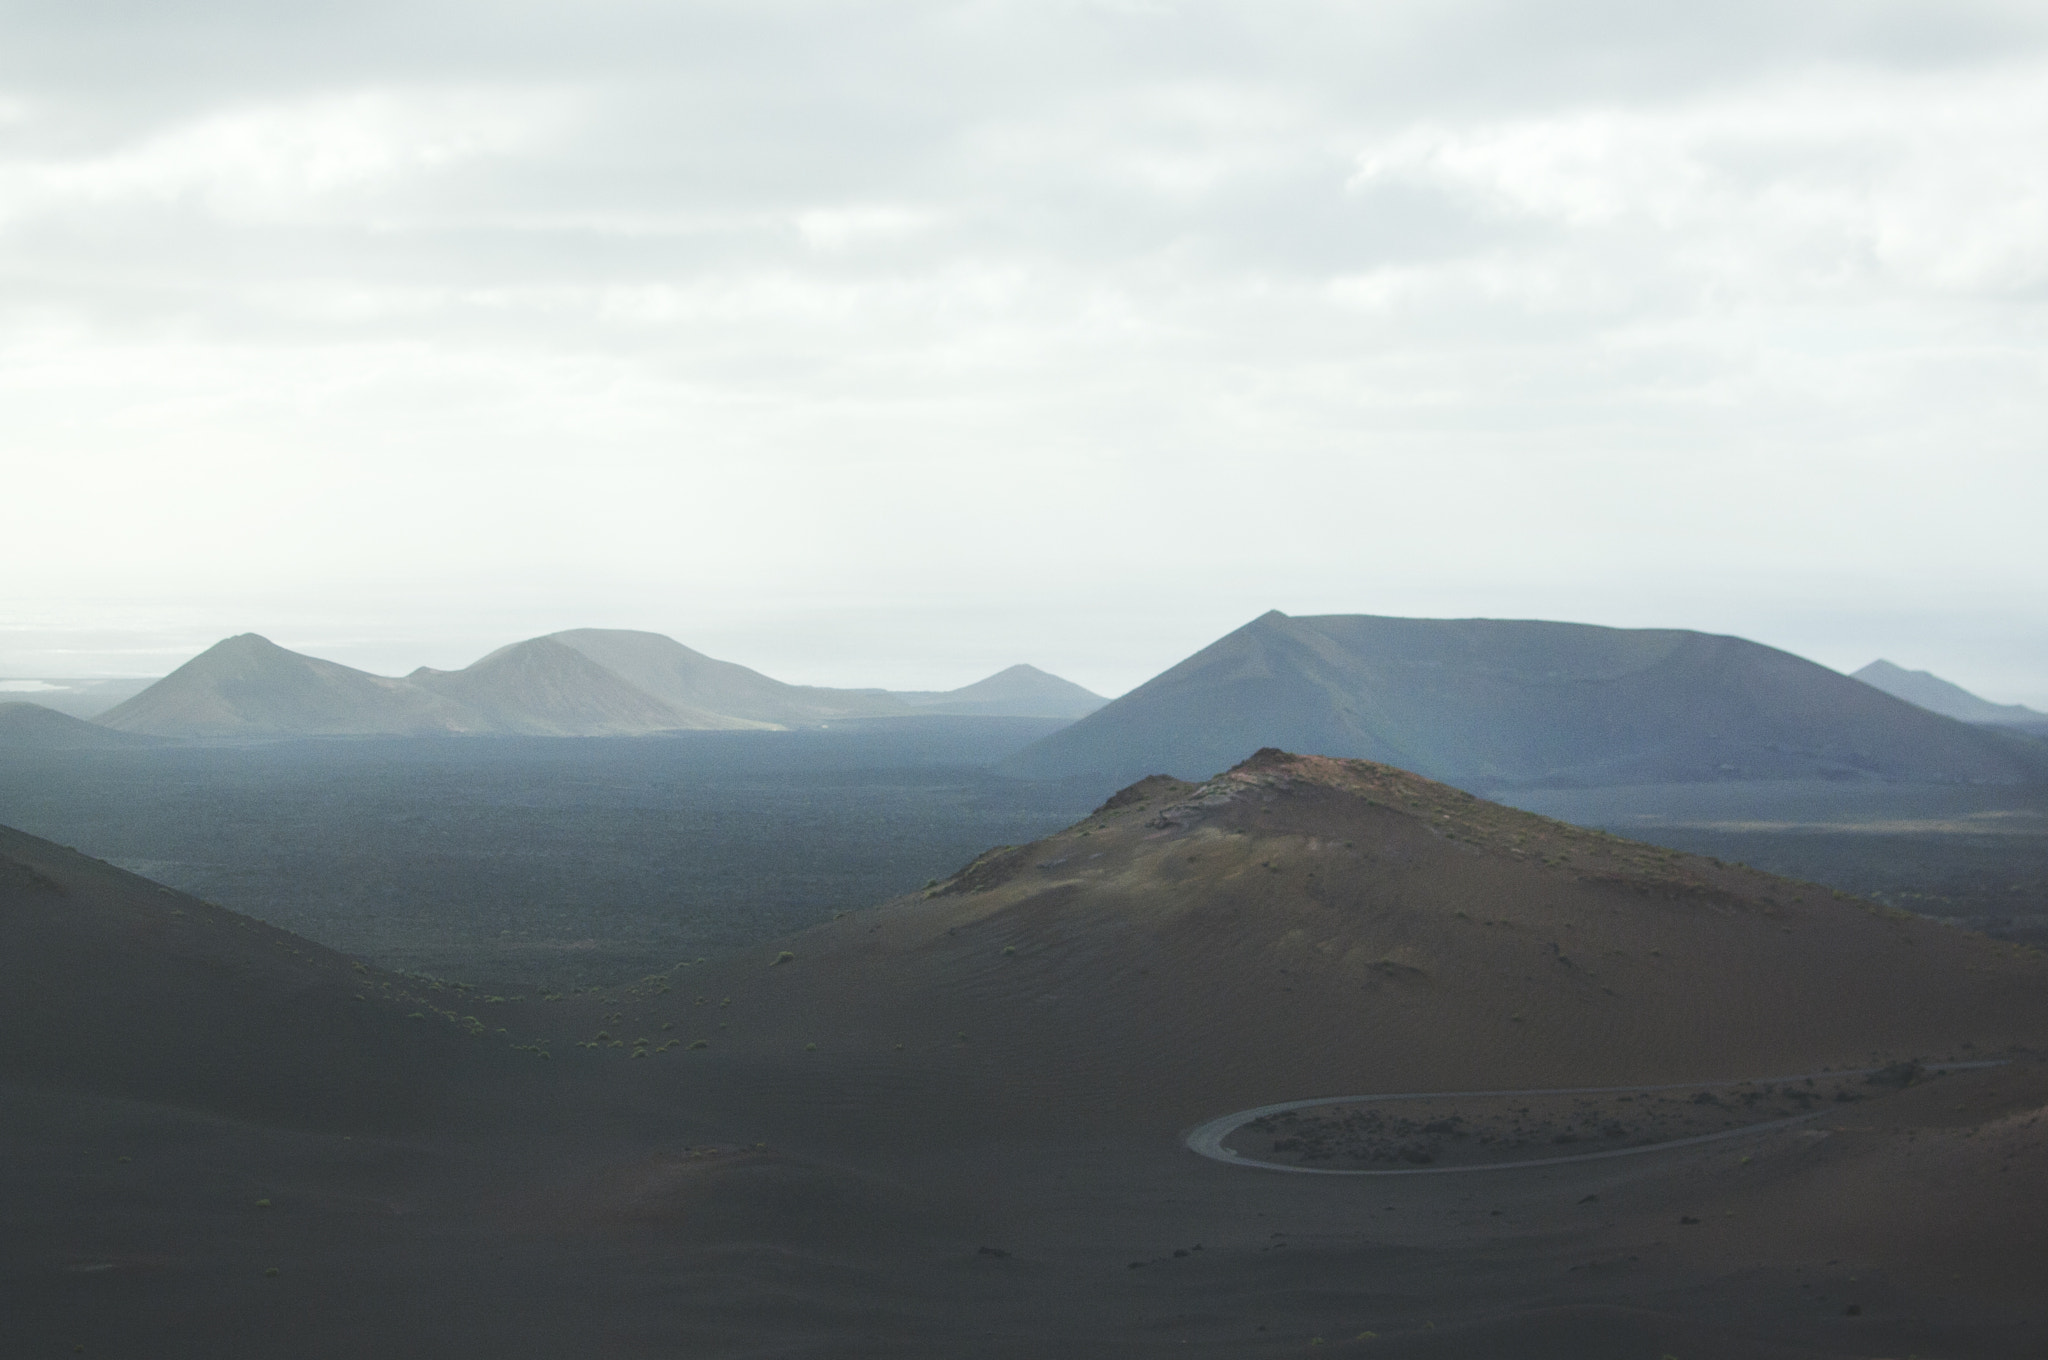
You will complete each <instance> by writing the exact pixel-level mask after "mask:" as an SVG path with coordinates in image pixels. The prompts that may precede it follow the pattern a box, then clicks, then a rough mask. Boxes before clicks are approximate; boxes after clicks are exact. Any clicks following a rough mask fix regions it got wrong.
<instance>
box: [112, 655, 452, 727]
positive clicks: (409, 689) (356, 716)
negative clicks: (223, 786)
mask: <svg viewBox="0 0 2048 1360" xmlns="http://www.w3.org/2000/svg"><path fill="white" fill-rule="evenodd" d="M98 721H99V722H100V723H101V724H103V725H105V726H107V727H111V728H114V729H115V730H117V731H122V732H146V733H150V734H152V735H155V736H166V737H282V736H364V735H370V734H373V733H427V732H474V731H484V730H489V728H490V723H489V720H487V719H486V718H484V717H483V716H482V715H480V714H478V713H477V712H475V711H474V710H472V709H469V708H467V707H465V706H464V705H462V704H459V703H457V702H455V701H454V700H452V699H448V698H444V697H443V696H441V695H439V694H435V693H433V692H431V691H429V690H426V689H422V688H420V687H419V686H417V685H413V684H410V683H408V682H407V681H404V680H394V679H388V678H386V677H384V676H381V675H371V674H370V673H369V672H367V671H359V670H356V669H354V668H353V667H350V666H343V665H340V664H339V663H337V662H333V661H322V660H320V659H319V658H318V657H312V656H302V655H300V654H299V653H298V652H293V651H287V650H286V649H285V648H283V647H280V646H278V645H277V644H276V643H274V642H272V641H270V639H268V638H265V637H259V636H258V635H256V634H255V633H243V634H241V635H240V636H237V637H231V638H228V639H226V640H225V641H222V642H216V643H215V644H214V645H213V646H211V647H209V648H207V649H206V650H205V651H203V652H201V653H200V654H199V655H198V656H195V657H193V658H192V659H191V660H190V661H188V662H186V663H185V664H184V665H182V666H180V667H178V669H176V670H175V671H172V672H171V673H170V674H169V675H167V676H165V677H164V678H163V679H161V680H159V681H157V682H156V683H155V684H154V685H151V686H150V687H149V688H148V689H146V690H144V691H142V693H140V694H138V695H136V696H135V697H134V698H132V699H129V700H127V701H125V702H123V703H120V704H117V705H115V706H114V707H113V708H111V709H109V710H107V711H106V712H105V713H103V714H101V715H100V716H99V718H98Z"/></svg>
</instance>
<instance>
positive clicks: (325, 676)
mask: <svg viewBox="0 0 2048 1360" xmlns="http://www.w3.org/2000/svg"><path fill="white" fill-rule="evenodd" d="M1019 670H1025V671H1029V672H1030V675H1029V676H1025V677H1020V676H1018V675H1017V672H1018V671H1019ZM1062 686H1064V687H1066V688H1065V689H1062V688H1060V687H1062ZM1069 691H1071V693H1070V692H1069ZM1074 694H1079V695H1087V691H1086V690H1082V689H1081V688H1080V687H1079V686H1078V685H1070V684H1069V682H1067V681H1064V680H1061V679H1059V678H1058V677H1057V676H1051V675H1047V674H1046V673H1045V672H1042V671H1038V670H1036V669H1035V668H1031V667H1022V668H1019V667H1012V668H1011V669H1010V670H1009V671H1005V672H1002V673H1000V674H998V675H996V676H991V677H989V678H988V679H987V680H984V681H980V682H977V684H975V685H970V686H967V687H965V688H964V689H962V690H959V691H948V692H945V693H939V694H918V695H915V696H913V697H915V698H916V699H917V700H918V701H919V702H916V703H912V702H907V701H906V700H905V699H904V698H902V697H899V696H897V695H893V694H890V693H888V692H886V691H883V690H863V689H832V688H827V687H823V686H816V685H791V684H785V683H784V682H782V681H780V680H776V679H773V678H771V677H769V676H766V675H763V674H761V673H760V672H759V671H755V670H751V669H749V668H748V667H745V666H741V665H738V664H736V663H734V662H729V661H720V660H718V659H716V658H714V657H709V656H706V655H704V654H703V653H701V652H697V651H694V650H692V649H691V648H688V647H685V646H684V645H683V644H681V643H679V642H677V641H675V640H674V639H673V638H669V637H666V636H664V635H662V634H659V633H648V632H636V631H630V630H624V629H593V628H584V629H569V630H565V631H563V632H558V633H550V634H547V635H544V636H542V637H537V638H527V639H525V640H523V641H520V642H514V643H509V644H507V645H506V646H503V647H500V648H498V649H497V650H495V651H493V652H491V653H489V654H488V655H486V656H484V657H481V658H479V659H478V660H477V661H475V662H472V663H471V664H470V665H468V666H465V667H463V668H462V669H460V670H447V671H444V670H436V669H434V668H432V667H426V666H422V667H420V668H418V669H417V670H415V671H413V672H412V673H411V674H409V675H406V676H404V677H389V676H380V675H373V674H371V673H369V672H367V671H360V670H357V669H355V668H353V667H350V666H344V665H342V664H340V663H339V662H334V661H326V660H322V659H320V658H318V657H312V656H306V655H304V654H302V653H299V652H294V651H290V650H289V649H287V648H284V647H280V646H278V645H277V644H276V643H274V642H272V641H270V640H269V639H268V638H265V637H263V636H261V635H260V634H256V633H243V634H238V635H236V636H234V637H230V638H225V639H223V640H221V641H220V642H218V643H215V644H214V645H213V646H212V647H209V648H208V649H207V650H206V651H204V652H202V653H200V654H199V655H198V656H196V657H194V658H192V660H190V661H188V662H186V663H185V664H184V665H183V666H180V667H179V668H178V669H177V670H175V671H173V672H171V674H169V675H167V676H165V677H163V678H162V679H161V680H159V681H157V682H156V683H154V684H152V685H150V686H149V687H148V688H146V689H144V690H142V691H141V692H140V693H138V694H135V695H133V696H132V697H130V698H128V699H127V700H125V701H123V702H122V703H120V704H117V705H115V706H114V707H112V708H110V709H108V710H107V711H106V712H104V713H102V714H100V715H99V716H98V717H97V718H95V719H94V720H93V721H94V722H96V723H98V724H99V725H100V727H101V728H102V729H111V730H114V731H119V732H127V733H134V734H142V735H150V736H162V737H184V738H201V739H269V738H279V737H303V736H394V735H395V736H427V735H449V734H483V735H491V734H496V735H521V736H553V737H606V736H610V737H619V736H649V735H654V734H658V733H663V732H679V731H736V730H785V729H791V728H801V727H817V726H824V725H828V724H831V723H837V722H844V721H850V720H865V719H877V718H881V719H894V718H911V719H914V718H918V717H921V716H931V715H949V716H960V715H970V716H973V715H978V716H985V717H1041V716H1061V715H1060V714H1058V713H1052V714H1047V713H1045V712H1043V711H1042V710H1044V709H1045V708H1046V707H1047V706H1048V703H1050V704H1051V706H1053V707H1055V708H1057V707H1058V706H1059V705H1060V704H1065V705H1066V706H1067V707H1069V708H1071V707H1072V706H1073V703H1074V701H1073V695H1074ZM1047 696H1050V699H1048V697H1047ZM1089 697H1091V698H1092V697H1093V696H1089Z"/></svg>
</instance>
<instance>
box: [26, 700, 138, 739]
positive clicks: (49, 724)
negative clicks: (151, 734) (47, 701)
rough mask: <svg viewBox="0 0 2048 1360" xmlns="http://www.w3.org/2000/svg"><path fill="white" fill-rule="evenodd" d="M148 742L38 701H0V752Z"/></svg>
mask: <svg viewBox="0 0 2048 1360" xmlns="http://www.w3.org/2000/svg"><path fill="white" fill-rule="evenodd" d="M148 741H149V738H147V737H140V736H135V735H133V734H131V733H127V732H115V731H112V730H111V729H109V728H105V727H101V726H100V725H99V724H97V723H89V722H87V721H86V720H85V719H83V718H74V717H72V716H71V715H70V714H68V713H59V712H57V711H56V710H55V709H52V708H44V707H43V706H42V705H41V704H30V703H0V751H73V750H85V749H91V748H95V747H108V746H138V745H145V744H147V743H148Z"/></svg>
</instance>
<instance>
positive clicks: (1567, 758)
mask: <svg viewBox="0 0 2048 1360" xmlns="http://www.w3.org/2000/svg"><path fill="white" fill-rule="evenodd" d="M1265 746H1278V747H1284V748H1286V749H1290V750H1297V751H1314V752H1316V753H1318V754H1323V755H1332V756H1347V757H1363V758H1366V759H1371V760H1378V761H1384V762H1386V763H1388V764H1393V765H1399V766H1401V767H1403V768H1405V769H1411V770H1415V771H1417V772H1419V773H1422V774H1424V775H1427V776H1429V777H1430V778H1433V779H1440V780H1444V781H1446V782H1449V783H1452V784H1457V785H1459V786H1461V787H1464V788H1468V789H1475V790H1480V789H1510V788H1515V787H1529V786H1541V785H1554V786H1555V785H1564V786H1571V785H1620V784H1647V783H1694V782H1702V781H1718V780H1728V779H1767V780H1768V779H1791V778H1800V779H1809V778H1855V777H1877V778H1885V779H1896V780H1910V781H1928V782H1957V783H1972V782H1977V783H2001V784H2009V783H2027V782H2035V781H2041V780H2044V779H2048V753H2044V752H2042V751H2041V750H2040V749H2039V747H2038V746H2037V745H2036V744H2035V743H2032V742H2030V741H2028V740H2026V739H2025V738H2023V737H2018V736H2008V735H2006V734H2003V733H1999V732H1994V731H1989V730H1986V729H1983V728H1978V727H1972V726H1969V725H1967V724H1964V723H1959V722H1956V721H1954V720H1953V719H1950V718H1945V717H1941V716H1939V715H1937V714H1933V713H1929V712H1927V711H1925V710H1924V709H1920V708H1916V707H1914V706H1913V705H1911V704H1908V703H1905V702H1903V701H1901V700H1898V699H1895V698H1893V697H1892V696H1890V695H1888V694H1884V693H1882V692H1880V691H1878V690H1876V689H1873V688H1872V687H1870V686H1869V685H1865V684H1860V683H1858V682H1856V681H1854V680H1851V679H1849V678H1848V677H1847V676H1843V675H1840V674H1838V673H1836V672H1834V671H1831V670H1828V669H1827V668H1825V667H1823V666H1818V665H1815V664H1814V663H1813V662H1810V661H1806V660H1803V659H1801V658H1799V657H1796V656H1793V655H1791V654H1790V653H1787V652H1781V651H1778V650H1776V649H1775V648H1771V647H1765V646H1762V645H1760V644H1757V643H1754V642H1747V641H1744V640H1743V639H1741V638H1734V637H1718V636H1714V635H1710V634H1705V633H1693V632H1685V631H1679V630H1671V629H1617V628H1597V627H1592V626H1589V625H1584V624H1569V623H1545V622H1524V621H1505V620H1494V619H1398V618H1376V617H1372V616H1368V615H1325V616H1321V617H1311V618H1290V617H1288V616H1287V615H1285V614H1282V613H1280V612H1278V611H1277V610H1276V611H1274V612H1272V613H1269V614H1266V615H1264V616H1262V617H1260V618H1257V619H1254V620H1253V621H1252V622H1251V623H1249V624H1246V625H1245V626H1244V627H1242V628H1240V629H1238V630H1237V631H1236V632H1234V633H1231V634H1229V635H1228V636H1226V637H1224V638H1222V639H1220V640H1218V641H1217V642H1215V643H1213V644H1211V645H1210V646H1208V647H1205V648H1203V649H1202V650H1201V651H1199V652H1197V653H1195V654H1194V655H1193V656H1191V657H1189V658H1188V659H1187V660H1185V661H1183V662H1181V663H1180V664H1179V665H1177V666H1174V667H1173V668H1172V669H1170V670H1168V671H1166V672H1164V673H1163V674H1161V675H1158V676H1156V677H1154V678H1153V679H1152V680H1150V681H1147V682H1146V683H1145V684H1143V685H1141V686H1139V687H1138V688H1137V689H1135V690H1133V691H1131V692H1130V693H1129V694H1126V695H1124V696H1123V697H1121V698H1119V699H1117V700H1115V701H1114V702H1112V703H1110V704H1108V705H1106V706H1104V707H1103V708H1101V709H1099V710H1097V711H1096V712H1095V713H1092V714H1090V715H1089V716H1088V717H1086V718H1083V719H1081V720H1080V721H1079V722H1077V723H1075V724H1073V725H1072V726H1071V727H1067V728H1063V729H1062V730H1060V731H1058V732H1055V733H1053V734H1052V735H1051V736H1048V737H1046V738H1044V739H1043V740H1041V741H1039V742H1037V743H1035V744H1034V745H1032V746H1029V747H1027V748H1025V749H1024V750H1023V751H1021V752H1019V753H1018V754H1017V755H1015V756H1012V757H1011V758H1010V759H1009V760H1007V761H1005V762H1003V765H1002V766H1001V767H1000V768H1003V769H1004V770H1006V771H1007V772H1009V773H1013V774H1018V775H1024V776H1028V777H1063V776H1086V777H1089V778H1093V779H1096V780H1099V781H1100V782H1102V783H1103V785H1104V787H1114V786H1117V785H1120V784H1124V783H1128V782H1130V781H1131V780H1133V779H1137V778H1140V777H1142V776H1144V775H1147V774H1155V773H1158V774H1170V775H1174V776H1177V777H1181V778H1198V777H1201V776H1202V775H1203V774H1204V772H1206V771H1209V770H1214V769H1220V768H1224V767H1227V766H1229V765H1231V764H1233V763H1235V762H1236V761H1239V760H1242V759H1244V758H1245V757H1246V756H1248V755H1250V754H1251V753H1252V752H1253V751H1256V750H1258V749H1259V748H1261V747H1265Z"/></svg>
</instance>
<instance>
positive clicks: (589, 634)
mask: <svg viewBox="0 0 2048 1360" xmlns="http://www.w3.org/2000/svg"><path fill="white" fill-rule="evenodd" d="M548 636H549V638H551V639H552V640H553V641H556V642H559V643H562V644H564V645H566V646H569V647H573V648H575V649H576V650H577V651H579V652H581V653H582V654H583V655H584V656H587V657H589V658H590V659H591V660H592V661H594V662H596V663H597V664H598V665H600V666H603V667H604V668H605V669H607V670H609V671H611V672H612V673H613V674H615V675H617V676H619V677H620V678H622V679H624V680H626V681H627V682H628V683H630V684H632V685H634V686H635V687H636V688H638V689H640V690H642V691H644V692H646V693H647V694H650V695H652V696H654V697H655V698H656V699H659V700H660V701H661V702H663V703H665V704H667V705H669V706H670V707H671V708H674V709H676V710H677V711H678V712H680V713H684V714H690V715H701V722H694V721H693V722H691V723H688V724H684V725H688V726H699V725H701V726H706V727H714V726H715V727H733V728H740V727H764V728H775V727H810V726H815V725H817V724H819V723H823V722H830V721H834V720H837V719H843V718H861V717H896V716H901V715H902V714H903V713H904V712H905V711H906V710H905V709H904V706H903V705H902V704H900V703H898V702H896V701H894V700H892V699H890V698H889V697H888V696H886V695H884V694H882V693H881V692H879V691H876V690H850V689H825V688H820V687H817V686H813V685H788V684H784V683H783V682H782V681H780V680H774V679H770V678H769V677H768V676H765V675H763V674H761V673H760V672H759V671H755V670H749V669H748V668H747V667H745V666H741V665H737V664H735V663H734V662H731V661H719V660H717V659H715V658H713V657H708V656H705V655H704V654H703V653H702V652H697V651H692V650H691V649H690V648H688V647H685V646H684V645H683V644H682V643H680V642H677V641H676V640H675V639H674V638H670V637H665V636H663V635H662V634H660V633H642V632H636V631H631V630H628V629H621V628H574V629H571V630H569V631H568V632H563V633H551V634H549V635H548Z"/></svg>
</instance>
